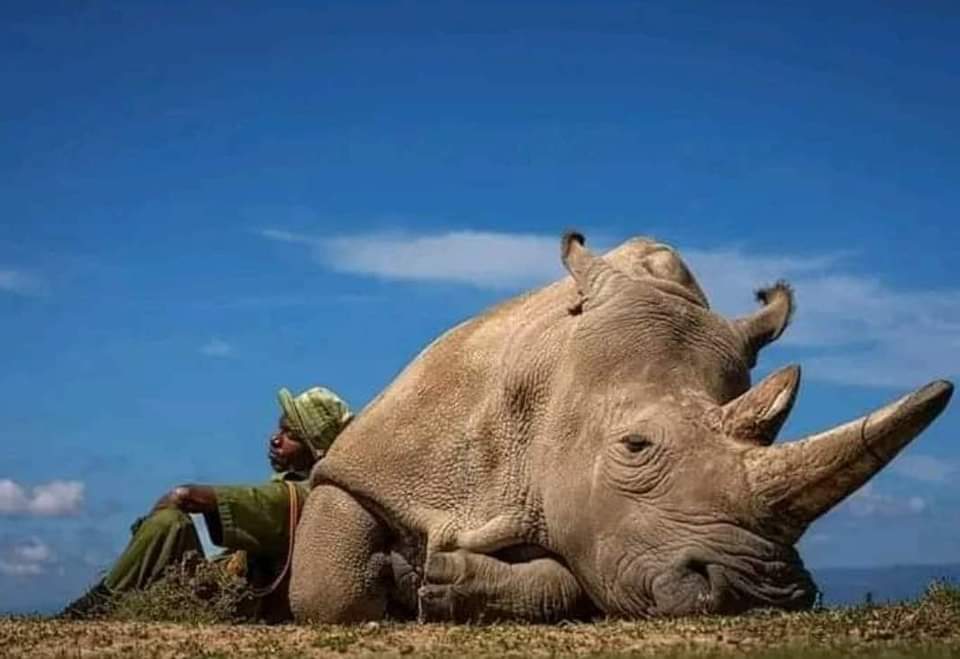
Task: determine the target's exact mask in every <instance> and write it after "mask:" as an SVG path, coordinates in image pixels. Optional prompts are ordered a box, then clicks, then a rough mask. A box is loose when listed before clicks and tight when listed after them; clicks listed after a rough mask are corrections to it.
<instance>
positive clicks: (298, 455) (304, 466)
mask: <svg viewBox="0 0 960 659" xmlns="http://www.w3.org/2000/svg"><path fill="white" fill-rule="evenodd" d="M267 455H268V457H269V458H270V466H271V467H273V469H274V471H278V472H281V471H302V472H307V471H310V467H312V466H313V454H311V453H310V449H309V448H308V447H307V445H306V444H305V443H304V442H303V441H301V440H300V438H299V437H297V434H296V432H294V431H293V429H292V428H291V427H290V424H288V423H287V418H286V416H281V417H280V421H279V422H278V423H277V431H276V432H275V433H274V434H273V435H272V436H271V437H270V446H269V450H268V453H267Z"/></svg>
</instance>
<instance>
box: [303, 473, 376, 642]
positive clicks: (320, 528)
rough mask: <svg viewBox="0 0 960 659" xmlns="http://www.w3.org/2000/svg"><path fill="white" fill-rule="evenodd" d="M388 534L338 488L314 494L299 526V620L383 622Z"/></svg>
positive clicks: (321, 488)
mask: <svg viewBox="0 0 960 659" xmlns="http://www.w3.org/2000/svg"><path fill="white" fill-rule="evenodd" d="M385 535H386V534H385V532H384V529H383V528H382V526H381V524H380V523H379V522H378V521H377V519H376V518H375V517H374V516H373V515H371V514H370V513H369V512H367V510H366V509H364V508H363V506H361V505H360V504H359V503H358V502H357V500H356V499H354V498H353V497H352V496H350V495H349V494H347V493H346V492H344V491H343V490H341V489H340V488H338V487H335V486H333V485H329V484H323V485H318V486H317V487H315V488H314V489H313V490H311V492H310V496H309V497H307V502H306V504H305V505H304V508H303V514H302V516H301V517H300V523H299V525H298V526H297V535H296V542H295V543H294V549H293V563H292V565H291V575H290V608H291V610H292V611H293V615H294V617H295V618H296V619H297V620H298V621H301V622H302V621H311V622H323V623H355V622H363V621H368V620H379V619H381V618H383V617H384V615H385V613H386V608H387V583H386V578H387V573H388V572H389V571H390V570H389V567H390V565H389V557H388V555H387V554H386V553H385V552H384V550H383V547H384V537H385Z"/></svg>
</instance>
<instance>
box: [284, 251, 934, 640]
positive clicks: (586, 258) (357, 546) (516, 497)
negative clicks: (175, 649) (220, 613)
mask: <svg viewBox="0 0 960 659" xmlns="http://www.w3.org/2000/svg"><path fill="white" fill-rule="evenodd" d="M562 259H563V263H564V265H565V266H566V268H567V270H568V271H569V273H570V275H572V276H571V277H567V278H565V279H563V280H561V281H559V282H556V283H554V284H552V285H550V286H547V287H545V288H543V289H540V290H538V291H535V292H533V293H529V294H526V295H522V296H520V297H517V298H514V299H512V300H509V301H507V302H505V303H503V304H501V305H499V306H497V307H495V308H493V309H491V310H489V311H487V312H486V313H484V314H482V315H480V316H478V317H476V318H473V319H471V320H468V321H466V322H464V323H462V324H460V325H458V326H456V327H454V328H453V329H451V330H450V331H448V332H447V333H445V334H444V335H442V336H441V337H440V338H438V339H437V340H436V341H434V342H433V343H432V344H431V345H430V346H429V347H428V348H427V349H426V350H424V351H423V352H422V353H421V354H420V355H419V356H418V357H417V358H416V359H415V360H414V361H413V362H412V363H411V364H410V365H409V366H408V367H407V368H406V369H405V370H404V371H403V372H402V373H401V374H400V375H399V376H398V377H397V379H396V380H395V381H394V382H393V383H392V384H391V385H390V386H389V387H388V388H387V389H386V390H385V391H384V392H383V393H382V394H381V395H380V396H379V397H378V398H376V399H375V400H374V401H372V402H371V403H370V404H369V405H368V406H367V407H366V408H365V409H364V410H363V411H362V413H361V414H359V415H358V417H357V418H356V420H355V421H354V422H353V423H352V424H351V425H350V426H349V427H348V428H347V429H346V430H345V431H344V433H343V434H342V436H341V437H340V438H339V439H338V440H337V442H336V443H335V445H334V446H333V448H332V450H331V451H330V453H329V455H328V456H327V457H326V458H325V459H324V460H322V461H321V462H320V463H318V464H317V466H316V467H315V469H314V473H313V476H312V480H313V484H314V489H313V490H312V491H311V493H310V496H309V498H308V500H307V503H306V506H305V509H304V513H303V517H302V520H301V522H300V525H299V528H298V530H297V535H296V548H295V550H294V555H293V564H292V577H291V585H290V598H291V604H292V609H293V611H294V613H295V615H296V617H297V618H298V619H300V620H313V621H322V622H337V623H345V622H359V621H364V620H375V619H379V618H382V617H384V616H385V615H388V614H395V613H397V612H400V613H401V614H402V613H403V612H404V611H406V612H408V613H410V614H411V615H419V616H420V618H421V619H441V620H443V619H446V620H458V621H462V620H478V619H486V620H492V619H501V620H504V619H514V620H527V621H539V622H549V621H555V620H559V619H563V618H576V617H584V616H591V615H608V616H615V617H630V618H632V617H649V616H658V615H682V614H688V613H698V612H712V613H737V612H740V611H744V610H746V609H749V608H752V607H760V606H762V607H779V608H783V609H800V608H805V607H809V606H810V605H811V604H812V603H813V601H814V599H815V596H816V586H815V585H814V583H813V582H812V580H811V579H810V575H809V574H808V573H807V571H806V570H805V569H804V567H803V564H802V562H801V560H800V558H799V556H798V555H797V553H796V550H795V549H794V546H793V545H794V543H795V542H796V541H797V540H798V539H799V538H800V536H801V535H802V534H803V532H804V530H805V529H806V528H807V526H808V525H809V524H810V523H811V522H812V521H813V520H814V519H816V518H817V517H819V516H820V515H822V514H823V513H825V512H826V511H827V510H829V509H830V508H831V507H833V506H835V505H836V504H837V503H839V502H840V501H841V500H842V499H844V498H845V497H846V496H848V495H849V494H851V493H852V492H853V491H854V490H856V489H857V488H858V487H860V486H861V485H863V484H864V483H865V482H866V481H867V480H868V479H869V478H870V477H871V476H872V475H873V474H875V473H876V472H877V471H879V470H880V469H881V468H882V467H883V466H884V465H886V464H887V462H889V461H890V460H891V459H892V458H893V457H894V455H896V454H897V453H898V452H899V451H900V450H901V449H902V448H903V447H904V446H905V445H906V444H907V443H909V442H910V440H912V439H913V438H914V437H915V436H916V435H917V434H918V433H920V432H921V431H922V430H923V429H924V428H925V427H926V426H927V425H928V424H929V423H930V422H931V421H932V420H933V419H934V418H935V417H936V416H937V415H938V414H939V413H940V412H941V411H942V410H943V409H944V407H945V406H946V404H947V402H948V400H949V398H950V395H951V393H952V389H953V387H952V385H951V384H950V383H948V382H945V381H937V382H933V383H931V384H928V385H927V386H925V387H923V388H922V389H919V390H917V391H916V392H914V393H912V394H910V395H908V396H905V397H903V398H901V399H899V400H897V401H895V402H893V403H891V404H889V405H887V406H886V407H883V408H881V409H879V410H877V411H875V412H873V413H871V414H869V415H867V416H865V417H863V418H861V419H858V420H856V421H853V422H850V423H847V424H845V425H842V426H839V427H837V428H834V429H832V430H829V431H827V432H824V433H822V434H819V435H816V436H813V437H809V438H805V439H803V440H802V441H796V442H790V443H784V444H778V445H776V446H771V443H772V442H773V441H774V439H775V437H776V435H777V432H778V430H779V429H780V427H781V425H782V424H783V422H784V420H785V418H786V416H787V414H788V413H789V411H790V409H791V406H792V405H793V402H794V399H795V397H796V393H797V388H798V385H799V380H800V369H799V367H797V366H789V367H786V368H784V369H782V370H780V371H777V372H775V373H774V374H772V375H770V376H769V377H767V378H766V379H764V380H763V381H762V382H760V383H759V384H757V385H756V386H754V387H752V388H751V386H750V368H751V367H752V366H753V365H754V363H755V361H756V356H757V352H758V351H759V350H760V349H761V348H762V347H763V346H764V345H766V344H768V343H769V342H770V341H772V340H774V339H776V338H777V337H778V336H779V335H780V334H781V332H782V331H783V330H784V328H785V327H786V325H787V323H788V321H789V318H790V315H791V312H792V308H793V300H792V294H791V292H790V289H789V287H788V286H787V285H786V284H784V283H779V284H777V285H775V286H773V287H770V288H768V289H764V290H761V291H760V292H759V293H758V298H759V299H760V301H761V302H762V303H763V306H762V307H761V308H760V309H759V310H758V311H757V312H756V313H754V314H752V315H750V316H747V317H743V318H739V319H735V320H728V319H725V318H723V317H721V316H719V315H717V314H715V313H713V312H711V311H710V308H709V305H708V303H707V300H706V297H705V296H704V294H703V291H702V290H701V289H700V287H699V286H698V285H697V283H696V281H695V280H694V278H693V276H692V275H691V273H690V271H689V269H688V268H687V267H686V266H685V265H684V263H683V261H681V259H680V258H679V256H678V255H677V254H676V252H675V251H674V250H673V249H671V248H670V247H668V246H666V245H663V244H659V243H657V242H654V241H652V240H648V239H643V238H637V239H633V240H630V241H628V242H626V243H625V244H623V245H621V246H620V247H618V248H617V249H615V250H613V251H611V252H610V253H608V254H607V255H605V256H604V257H602V258H601V257H597V256H594V255H592V254H591V253H590V252H589V251H588V250H586V248H584V246H583V237H582V236H580V235H579V234H575V233H571V234H567V235H566V236H565V237H564V239H563V242H562Z"/></svg>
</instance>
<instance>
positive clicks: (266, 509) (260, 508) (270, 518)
mask: <svg viewBox="0 0 960 659" xmlns="http://www.w3.org/2000/svg"><path fill="white" fill-rule="evenodd" d="M306 478H307V477H306V475H305V474H301V473H297V472H291V471H288V472H284V473H282V474H274V476H273V477H272V478H271V479H270V480H269V481H268V482H266V483H263V484H262V485H218V486H214V488H213V490H214V492H215V493H216V496H217V513H218V515H219V517H220V520H219V521H220V524H219V527H220V531H221V533H220V536H221V537H219V538H215V541H217V542H218V544H220V545H222V546H224V547H226V548H227V549H242V550H244V551H246V552H247V553H248V554H250V555H251V556H258V557H264V558H268V557H269V558H279V559H284V558H286V554H287V548H288V546H289V543H290V528H289V527H290V494H289V492H288V490H287V485H286V482H285V481H290V482H292V483H293V484H294V485H295V486H296V487H297V489H298V490H299V492H300V502H301V505H302V503H303V502H304V501H306V499H307V493H308V491H309V488H308V485H307V480H306ZM207 524H208V525H210V526H211V527H215V526H216V523H215V521H213V520H209V519H208V520H207Z"/></svg>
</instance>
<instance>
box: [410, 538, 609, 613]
mask: <svg viewBox="0 0 960 659" xmlns="http://www.w3.org/2000/svg"><path fill="white" fill-rule="evenodd" d="M424 580H425V583H424V585H423V586H421V587H420V589H419V591H418V596H419V611H420V615H419V618H420V620H421V621H423V622H433V621H448V622H459V623H463V622H496V621H507V620H522V621H526V622H539V623H552V622H557V621H559V620H564V619H572V618H582V617H584V616H585V615H587V614H588V611H589V609H590V605H589V600H588V599H587V598H586V596H585V595H584V593H583V590H582V589H581V588H580V585H579V583H578V582H577V580H576V578H575V577H574V576H573V574H572V573H571V572H570V571H569V570H568V569H567V568H566V567H564V566H563V565H562V564H561V563H560V562H558V561H557V560H556V559H554V558H536V559H533V560H529V561H522V562H518V563H509V562H506V561H502V560H500V559H498V558H495V557H493V556H488V555H486V554H476V553H473V552H469V551H466V550H463V549H458V550H456V551H452V552H434V553H433V554H431V555H430V557H429V558H428V559H427V564H426V569H425V574H424Z"/></svg>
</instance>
